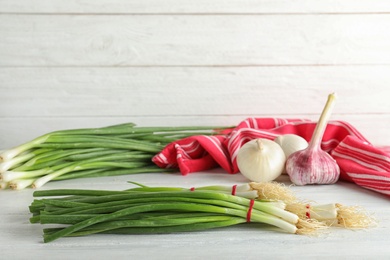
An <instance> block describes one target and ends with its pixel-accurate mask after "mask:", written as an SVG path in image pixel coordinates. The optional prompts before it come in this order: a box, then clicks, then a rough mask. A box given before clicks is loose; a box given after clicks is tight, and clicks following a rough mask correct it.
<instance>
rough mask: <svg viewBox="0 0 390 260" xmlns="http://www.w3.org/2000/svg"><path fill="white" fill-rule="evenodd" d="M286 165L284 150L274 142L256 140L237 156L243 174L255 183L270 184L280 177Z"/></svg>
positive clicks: (244, 147)
mask: <svg viewBox="0 0 390 260" xmlns="http://www.w3.org/2000/svg"><path fill="white" fill-rule="evenodd" d="M285 163H286V155H285V154H284V152H283V149H282V148H281V147H280V145H278V144H277V143H275V142H274V141H272V140H268V139H263V138H259V139H254V140H251V141H249V142H247V143H246V144H244V145H243V146H242V147H241V149H240V150H239V151H238V154H237V166H238V169H239V170H240V172H241V174H242V175H244V176H245V177H246V178H248V179H249V180H251V181H254V182H269V181H273V180H275V179H276V178H277V177H279V176H280V175H281V174H282V172H283V170H284V165H285Z"/></svg>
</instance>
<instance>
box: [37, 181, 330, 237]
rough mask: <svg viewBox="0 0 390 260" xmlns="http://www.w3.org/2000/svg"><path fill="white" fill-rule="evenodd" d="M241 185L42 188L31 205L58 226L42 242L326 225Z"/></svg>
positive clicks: (303, 230) (297, 230) (301, 230)
mask: <svg viewBox="0 0 390 260" xmlns="http://www.w3.org/2000/svg"><path fill="white" fill-rule="evenodd" d="M244 186H245V185H244ZM244 186H243V187H244ZM246 186H247V185H246ZM237 189H238V190H237V193H236V194H235V195H232V194H229V188H228V187H224V186H209V187H203V188H196V189H185V188H175V187H172V188H171V187H155V188H153V187H152V188H150V187H145V186H141V187H138V188H134V189H129V190H125V191H112V190H74V189H72V190H39V191H35V192H34V197H45V198H43V199H35V200H34V201H33V202H32V204H31V205H30V212H31V213H32V214H33V216H32V217H31V219H30V222H31V223H41V224H49V225H53V224H57V225H60V226H58V227H50V228H45V229H44V230H43V232H44V242H51V241H54V240H56V239H58V238H61V237H74V236H86V235H92V234H98V233H100V234H161V233H176V232H189V231H201V230H209V229H213V228H221V227H227V226H232V225H238V224H243V223H247V222H251V223H253V222H254V223H265V224H268V225H271V226H275V227H278V228H279V229H280V230H281V231H284V232H286V233H294V234H311V233H313V232H316V231H317V230H318V229H319V228H323V227H324V226H323V225H319V224H318V223H316V222H315V221H311V220H304V219H300V218H299V217H298V216H297V215H296V214H294V213H292V212H289V211H286V210H285V209H284V208H285V206H286V205H285V203H283V202H282V201H268V200H267V201H262V200H257V199H256V198H257V196H258V195H257V191H249V190H245V187H244V189H242V187H238V188H237ZM241 195H244V196H245V197H242V196H241Z"/></svg>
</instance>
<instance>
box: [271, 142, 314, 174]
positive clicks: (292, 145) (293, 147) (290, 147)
mask: <svg viewBox="0 0 390 260" xmlns="http://www.w3.org/2000/svg"><path fill="white" fill-rule="evenodd" d="M274 141H275V142H276V143H277V144H279V145H280V147H282V149H283V151H284V154H285V155H286V158H288V157H289V156H290V155H291V154H292V153H295V152H297V151H300V150H303V149H305V148H307V147H308V145H309V143H308V142H307V141H306V140H305V139H304V138H303V137H301V136H299V135H295V134H285V135H280V136H278V137H276V138H275V139H274ZM283 173H284V174H286V173H287V171H286V167H285V168H284V170H283Z"/></svg>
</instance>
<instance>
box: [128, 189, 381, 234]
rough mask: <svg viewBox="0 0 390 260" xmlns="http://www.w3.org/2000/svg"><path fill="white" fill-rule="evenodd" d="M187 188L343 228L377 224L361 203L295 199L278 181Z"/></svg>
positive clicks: (148, 190)
mask: <svg viewBox="0 0 390 260" xmlns="http://www.w3.org/2000/svg"><path fill="white" fill-rule="evenodd" d="M130 183H132V184H135V185H137V186H138V187H136V188H132V189H128V191H142V192H159V191H166V190H169V191H185V190H188V188H182V187H148V186H145V185H142V184H139V183H136V182H130ZM190 190H198V191H215V192H220V193H225V194H232V195H236V196H240V197H245V198H248V199H257V200H262V201H268V202H273V203H274V204H273V205H274V206H279V207H280V208H282V209H285V210H287V211H289V212H291V213H294V214H295V215H297V216H298V217H299V218H300V219H307V220H310V221H315V222H317V223H322V224H323V225H326V226H332V227H342V228H347V229H363V228H369V227H374V226H376V225H377V221H376V219H375V217H374V216H373V215H372V214H370V213H369V212H367V211H366V210H365V209H364V208H363V207H361V206H347V205H342V204H340V203H326V204H317V203H314V202H313V201H308V200H302V199H299V198H298V197H297V196H296V195H295V193H294V192H293V191H292V190H291V189H290V188H288V187H287V186H285V185H284V184H283V183H278V182H250V183H244V184H239V185H232V186H226V185H214V186H203V187H196V188H195V187H193V188H190Z"/></svg>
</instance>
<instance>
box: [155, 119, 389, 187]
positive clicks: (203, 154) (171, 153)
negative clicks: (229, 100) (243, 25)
mask: <svg viewBox="0 0 390 260" xmlns="http://www.w3.org/2000/svg"><path fill="white" fill-rule="evenodd" d="M315 126H316V122H313V121H310V120H305V119H280V118H247V119H246V120H244V121H243V122H241V123H240V124H239V125H238V126H237V127H235V128H234V129H231V130H228V131H225V132H223V134H221V135H215V136H205V135H199V136H191V137H188V138H184V139H181V140H178V141H176V142H173V143H170V144H169V145H167V146H166V147H165V148H164V149H163V150H162V151H161V152H160V153H159V154H157V155H155V156H154V157H153V162H154V163H155V164H156V165H158V166H159V167H161V168H178V169H179V170H180V172H181V173H182V174H183V175H186V174H188V173H191V172H199V171H204V170H208V169H211V168H215V167H222V168H223V169H225V170H226V171H227V172H228V173H237V172H239V170H238V167H237V162H236V157H237V153H238V150H239V149H240V147H241V146H242V145H243V144H245V143H246V142H248V141H250V140H252V139H254V138H267V139H271V140H273V139H274V138H275V137H277V136H279V135H283V134H296V135H299V136H301V137H303V138H305V139H306V140H307V141H310V139H311V136H312V134H313V131H314V128H315ZM321 148H322V149H323V150H324V151H327V152H328V153H330V154H331V155H332V156H333V158H334V159H335V160H336V161H337V163H338V164H339V166H340V169H341V176H340V177H341V179H343V180H347V181H351V182H354V183H356V184H357V185H360V186H362V187H364V188H367V189H370V190H374V191H377V192H380V193H383V194H386V195H390V147H374V146H373V145H372V144H370V142H369V141H368V140H366V138H364V136H363V135H362V134H360V133H359V132H358V131H357V130H356V129H355V128H354V127H353V126H351V125H350V124H348V123H347V122H343V121H330V122H329V123H328V126H327V128H326V131H325V134H324V137H323V139H322V142H321Z"/></svg>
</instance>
